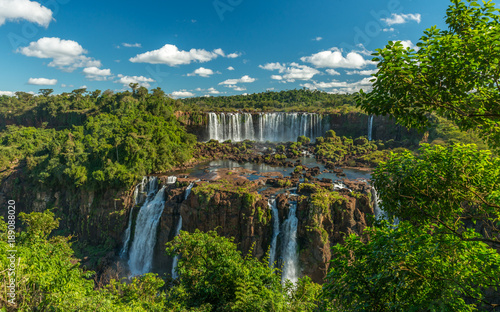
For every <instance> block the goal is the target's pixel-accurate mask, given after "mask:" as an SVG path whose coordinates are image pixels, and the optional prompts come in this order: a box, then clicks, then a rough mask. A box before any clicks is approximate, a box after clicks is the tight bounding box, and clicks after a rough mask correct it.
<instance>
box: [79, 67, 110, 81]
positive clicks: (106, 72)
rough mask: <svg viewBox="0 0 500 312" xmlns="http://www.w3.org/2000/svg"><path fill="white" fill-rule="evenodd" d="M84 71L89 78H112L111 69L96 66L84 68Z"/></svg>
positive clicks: (97, 79)
mask: <svg viewBox="0 0 500 312" xmlns="http://www.w3.org/2000/svg"><path fill="white" fill-rule="evenodd" d="M83 73H84V74H85V78H87V79H89V80H95V81H105V80H108V78H111V77H110V76H111V69H100V68H97V67H95V66H92V67H87V68H84V69H83Z"/></svg>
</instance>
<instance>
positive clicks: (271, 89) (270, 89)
mask: <svg viewBox="0 0 500 312" xmlns="http://www.w3.org/2000/svg"><path fill="white" fill-rule="evenodd" d="M273 90H274V88H267V89H266V91H273Z"/></svg>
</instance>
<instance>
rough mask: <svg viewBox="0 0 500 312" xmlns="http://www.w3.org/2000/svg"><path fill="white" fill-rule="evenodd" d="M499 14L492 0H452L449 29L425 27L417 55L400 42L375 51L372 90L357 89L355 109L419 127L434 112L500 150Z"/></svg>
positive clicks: (448, 15)
mask: <svg viewBox="0 0 500 312" xmlns="http://www.w3.org/2000/svg"><path fill="white" fill-rule="evenodd" d="M499 12H500V10H499V9H497V8H495V4H494V3H492V2H491V1H488V2H486V3H484V4H483V5H482V6H480V5H479V4H477V2H475V1H473V2H465V1H462V0H452V5H451V6H450V7H449V8H448V10H447V12H446V23H447V24H448V30H440V29H437V28H436V27H435V26H434V27H431V28H429V29H427V30H426V31H425V32H424V36H422V38H420V42H419V43H417V46H418V48H419V49H418V51H415V50H413V49H410V48H406V49H405V48H404V47H403V46H402V44H401V43H400V42H389V44H388V45H387V46H386V47H385V48H384V49H377V50H376V51H377V52H376V53H375V54H374V55H375V56H376V58H374V59H373V60H374V61H376V62H378V65H377V66H378V69H379V70H378V72H377V73H376V74H374V77H375V82H374V85H373V90H372V91H371V92H370V93H364V92H362V91H361V92H360V94H359V96H358V105H359V106H360V107H362V108H363V109H364V110H365V111H366V112H367V113H369V114H377V115H390V116H393V117H394V118H396V120H397V121H398V122H399V123H401V124H403V125H405V126H408V127H415V128H419V129H425V128H426V127H428V126H429V121H428V116H429V114H431V113H436V114H438V115H440V116H443V117H446V118H448V119H450V120H452V121H454V122H455V123H456V124H457V125H458V126H459V127H460V129H461V130H469V129H474V130H476V131H478V132H479V134H480V135H481V136H482V137H483V138H484V139H485V140H487V141H488V142H489V143H490V146H492V147H495V148H500V44H499V42H500V16H499Z"/></svg>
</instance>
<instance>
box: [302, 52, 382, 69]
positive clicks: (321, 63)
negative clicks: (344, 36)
mask: <svg viewBox="0 0 500 312" xmlns="http://www.w3.org/2000/svg"><path fill="white" fill-rule="evenodd" d="M300 59H301V61H303V62H307V63H311V64H313V65H314V66H316V67H328V68H362V67H364V66H366V65H368V64H371V63H372V62H371V61H369V60H365V59H364V58H363V56H362V55H361V54H359V53H358V52H354V51H353V52H349V53H348V54H347V56H346V57H344V56H343V55H342V51H341V50H339V49H338V48H332V49H331V50H329V51H321V52H318V53H316V54H313V55H311V56H304V57H302V58H300Z"/></svg>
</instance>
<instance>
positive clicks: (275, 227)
mask: <svg viewBox="0 0 500 312" xmlns="http://www.w3.org/2000/svg"><path fill="white" fill-rule="evenodd" d="M267 204H268V206H269V208H270V209H271V212H272V220H273V238H272V239H271V247H270V250H269V267H270V268H272V267H274V261H275V260H276V241H277V240H278V235H279V233H280V219H279V215H278V208H277V207H276V199H275V198H271V199H269V201H268V203H267Z"/></svg>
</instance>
